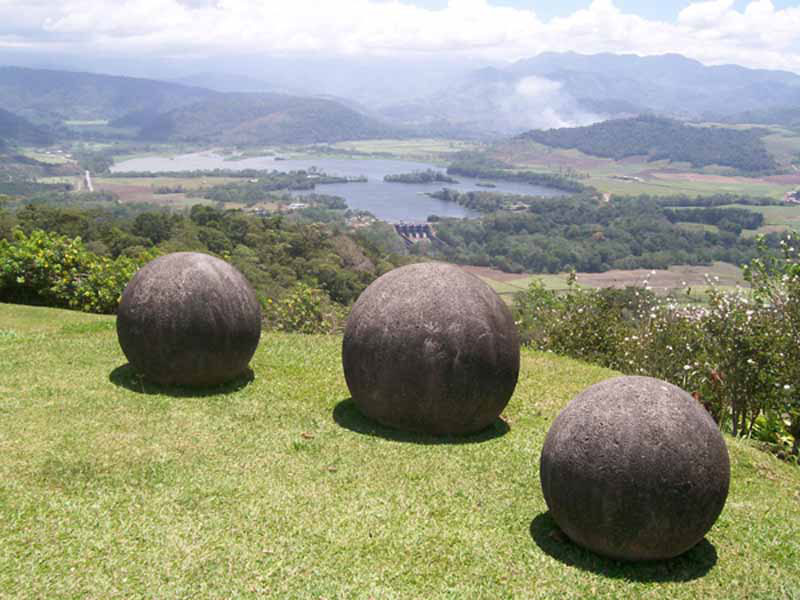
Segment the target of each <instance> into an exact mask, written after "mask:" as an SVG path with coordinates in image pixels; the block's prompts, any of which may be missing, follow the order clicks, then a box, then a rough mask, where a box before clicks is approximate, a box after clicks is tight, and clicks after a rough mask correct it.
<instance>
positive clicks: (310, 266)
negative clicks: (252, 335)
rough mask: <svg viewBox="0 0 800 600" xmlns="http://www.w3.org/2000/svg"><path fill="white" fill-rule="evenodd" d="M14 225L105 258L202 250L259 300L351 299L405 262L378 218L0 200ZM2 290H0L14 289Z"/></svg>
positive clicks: (3, 234) (2, 230) (2, 224)
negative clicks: (129, 209)
mask: <svg viewBox="0 0 800 600" xmlns="http://www.w3.org/2000/svg"><path fill="white" fill-rule="evenodd" d="M15 229H19V230H21V231H22V232H24V233H25V234H26V235H30V234H31V233H32V232H34V231H36V230H43V231H46V232H48V233H51V234H58V235H64V236H67V237H69V238H75V237H80V238H81V240H82V241H83V243H84V244H85V246H86V248H87V249H88V251H90V252H92V253H94V254H95V255H97V256H98V257H108V258H109V259H116V258H118V257H121V256H127V257H136V256H139V255H141V254H142V253H143V252H146V251H153V250H154V251H156V252H159V253H167V252H177V251H199V252H210V253H212V254H216V255H218V256H221V257H223V258H225V259H226V260H228V261H230V262H231V263H232V264H233V265H235V266H236V267H237V268H238V269H239V270H240V271H242V273H244V274H245V276H246V277H247V278H248V280H249V281H250V282H251V284H252V285H253V287H254V288H255V289H256V291H257V293H258V294H259V296H261V297H263V298H276V299H278V298H281V297H283V296H284V295H285V294H286V293H288V292H289V291H290V290H291V289H292V288H293V287H294V286H296V285H298V284H304V285H308V286H311V287H314V288H318V289H320V290H322V291H323V292H324V293H325V294H326V295H327V297H328V298H329V300H330V301H332V302H335V303H338V304H341V305H346V304H349V303H351V302H353V301H354V300H355V298H356V297H357V296H358V294H359V293H361V291H362V290H363V289H364V288H365V287H366V286H367V285H368V284H369V283H370V282H371V281H372V280H373V279H375V277H377V276H378V275H380V274H381V273H383V272H385V271H387V270H389V269H391V268H393V267H395V266H397V265H398V264H402V263H403V262H405V261H407V260H408V259H407V258H406V257H404V256H402V253H403V248H402V243H400V240H399V238H397V236H396V235H395V234H394V230H393V229H392V228H391V227H390V226H389V225H385V224H383V223H374V224H372V225H370V226H367V227H364V228H361V229H359V230H357V231H352V230H346V229H344V228H342V227H339V226H336V225H332V226H326V225H323V224H319V223H310V224H309V223H302V222H297V221H294V220H290V219H287V218H284V217H282V216H272V217H263V218H262V217H257V216H253V215H247V214H245V213H242V212H241V211H225V210H220V209H216V208H211V207H207V206H202V205H195V206H193V207H192V209H191V210H190V211H188V212H186V213H172V212H167V211H146V212H140V213H138V214H136V216H133V214H124V213H123V214H120V213H117V214H116V215H115V214H113V213H111V212H110V211H108V210H104V209H99V208H97V209H82V208H75V207H71V208H62V207H59V206H48V205H36V204H28V205H26V206H24V207H22V208H20V209H19V210H17V211H15V212H12V211H9V210H4V209H3V208H2V206H1V205H0V239H6V240H9V241H10V240H12V239H13V232H14V230H15ZM0 287H1V286H0ZM2 293H3V294H5V295H6V296H8V295H9V294H12V293H14V290H13V289H10V288H9V289H4V290H3V292H2ZM3 300H4V298H3V297H0V301H3ZM6 300H8V298H6Z"/></svg>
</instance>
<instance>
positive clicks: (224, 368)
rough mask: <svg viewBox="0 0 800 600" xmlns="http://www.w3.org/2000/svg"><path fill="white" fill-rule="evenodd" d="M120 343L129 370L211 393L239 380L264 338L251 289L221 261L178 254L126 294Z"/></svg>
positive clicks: (142, 272) (152, 266) (139, 276)
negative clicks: (210, 388) (214, 387)
mask: <svg viewBox="0 0 800 600" xmlns="http://www.w3.org/2000/svg"><path fill="white" fill-rule="evenodd" d="M117 336H118V338H119V344H120V346H122V351H123V352H124V353H125V356H126V357H127V358H128V361H129V362H130V363H131V365H132V366H133V367H134V368H135V369H136V370H137V371H139V372H140V373H141V374H142V375H144V376H145V377H146V378H147V379H149V380H151V381H154V382H156V383H160V384H165V385H172V384H175V385H189V386H210V385H217V384H220V383H224V382H226V381H229V380H230V379H233V378H234V377H236V376H238V375H241V374H242V373H244V371H245V370H246V369H247V364H248V363H249V362H250V359H251V358H252V356H253V353H254V352H255V350H256V347H257V346H258V340H259V338H260V336H261V307H260V306H259V304H258V300H257V299H256V296H255V293H254V292H253V290H252V288H251V287H250V284H249V283H248V282H247V280H246V279H245V278H244V277H243V276H242V274H241V273H239V271H237V270H236V269H235V268H234V267H232V266H231V265H229V264H228V263H226V262H225V261H224V260H220V259H218V258H214V257H213V256H209V255H207V254H200V253H198V252H176V253H174V254H168V255H166V256H162V257H159V258H157V259H155V260H153V261H151V262H149V263H147V264H146V265H145V266H144V267H142V268H141V269H139V271H138V272H137V273H136V275H134V276H133V278H132V279H131V280H130V282H129V283H128V285H127V287H126V288H125V291H124V292H123V293H122V302H121V303H120V306H119V309H118V311H117Z"/></svg>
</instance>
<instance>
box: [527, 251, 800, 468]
mask: <svg viewBox="0 0 800 600" xmlns="http://www.w3.org/2000/svg"><path fill="white" fill-rule="evenodd" d="M782 248H783V256H781V257H776V256H773V255H770V254H769V253H768V252H767V250H766V247H765V246H763V245H762V247H761V255H760V257H759V258H758V259H757V260H755V261H753V263H752V264H751V265H749V266H748V268H747V269H746V270H745V276H746V278H747V279H748V281H749V282H750V283H751V286H752V287H751V289H742V288H740V289H737V290H736V291H735V292H727V293H726V292H722V291H720V290H718V289H716V288H713V287H712V290H711V292H710V296H709V299H708V302H707V304H705V305H703V306H689V305H686V304H679V303H677V302H676V301H675V299H674V298H657V297H656V296H654V295H653V294H652V293H650V292H649V291H648V290H647V288H646V286H645V287H642V288H627V289H625V290H610V289H607V290H581V289H576V288H575V287H574V286H570V288H569V290H568V291H567V292H566V293H563V294H558V293H556V292H553V291H548V290H545V289H544V288H543V287H542V285H541V284H539V283H534V284H532V285H531V286H530V287H529V288H528V290H526V291H525V292H522V293H520V294H518V295H517V296H516V298H515V303H514V312H515V318H516V320H517V323H518V325H519V327H520V332H521V334H522V338H523V340H524V341H525V342H526V343H528V344H530V345H531V346H533V347H535V348H538V349H540V350H546V351H552V352H556V353H559V354H566V355H569V356H573V357H575V358H579V359H582V360H587V361H591V362H595V363H598V364H601V365H603V366H606V367H609V368H612V369H616V370H619V371H621V372H623V373H626V374H632V375H648V376H651V377H658V378H660V379H664V380H666V381H669V382H671V383H674V384H675V385H678V386H680V387H682V388H684V389H686V390H687V391H689V392H691V393H692V395H693V396H694V397H695V398H696V399H697V400H698V401H700V402H702V403H703V405H704V406H705V407H706V408H707V409H708V410H709V412H710V413H711V414H712V416H713V417H714V419H715V420H716V421H717V422H718V423H719V424H720V426H721V427H724V428H725V429H727V430H729V431H730V432H731V433H732V434H733V435H741V436H749V437H753V438H755V439H759V440H761V441H764V442H767V443H769V444H770V445H771V446H772V448H773V449H775V450H776V452H778V453H779V454H787V453H791V454H792V455H793V456H794V457H795V460H797V458H796V457H797V456H798V452H799V451H800V395H798V392H797V390H798V386H800V239H798V238H796V237H794V236H792V237H790V238H788V239H787V240H786V241H785V242H784V244H783V246H782Z"/></svg>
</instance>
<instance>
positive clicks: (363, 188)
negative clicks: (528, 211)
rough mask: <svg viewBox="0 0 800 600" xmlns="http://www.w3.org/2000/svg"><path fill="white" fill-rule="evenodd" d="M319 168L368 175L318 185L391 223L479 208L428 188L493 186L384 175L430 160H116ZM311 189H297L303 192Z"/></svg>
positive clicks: (513, 188) (510, 186) (137, 167)
mask: <svg viewBox="0 0 800 600" xmlns="http://www.w3.org/2000/svg"><path fill="white" fill-rule="evenodd" d="M311 167H316V168H317V169H319V170H320V171H323V172H325V173H327V174H328V175H338V176H341V177H358V176H361V175H364V176H366V177H367V180H368V181H367V182H365V183H334V184H324V185H318V186H317V189H316V190H314V191H315V192H317V193H320V194H329V195H333V196H341V197H342V198H344V199H345V201H346V202H347V205H348V206H349V207H350V208H352V209H354V210H366V211H369V212H370V213H372V214H373V215H375V216H376V217H378V218H379V219H382V220H384V221H389V222H398V221H405V222H420V221H425V220H426V219H427V218H428V216H429V215H439V216H440V217H457V218H471V217H477V216H478V213H476V212H475V211H471V210H469V209H466V208H464V207H463V206H460V205H458V204H456V203H455V202H445V201H442V200H437V199H436V198H431V197H429V196H426V195H425V193H426V192H435V191H437V190H440V189H442V188H443V187H447V188H450V189H454V190H458V191H461V192H468V191H473V190H487V188H484V187H481V186H479V185H477V184H478V182H479V181H480V180H478V179H473V178H470V177H461V176H457V177H455V179H457V180H458V183H457V184H456V183H430V184H416V183H390V182H386V181H384V180H383V178H384V176H385V175H397V174H400V173H410V172H412V171H424V170H426V169H435V170H437V171H442V172H443V171H444V169H442V168H441V167H437V166H435V165H432V164H429V163H422V162H413V161H406V160H395V159H384V158H363V159H362V158H358V159H350V158H314V157H311V158H302V159H287V160H275V157H272V156H259V157H252V158H242V159H237V160H230V159H229V160H225V157H224V156H222V155H220V154H216V153H214V152H195V153H191V154H182V155H179V156H174V157H170V156H148V157H143V158H132V159H129V160H126V161H123V162H120V163H117V164H115V165H114V166H113V167H112V168H111V170H112V171H116V172H119V171H150V172H155V171H192V170H206V169H231V170H238V169H268V170H273V169H274V170H277V171H299V170H308V169H309V168H311ZM492 183H493V184H495V186H496V187H494V188H491V189H488V191H492V192H500V193H506V194H522V195H528V196H563V195H565V194H564V192H562V191H560V190H554V189H551V188H546V187H541V186H536V185H528V184H525V183H517V182H512V181H492ZM307 193H310V192H294V194H295V195H297V196H302V195H303V194H307Z"/></svg>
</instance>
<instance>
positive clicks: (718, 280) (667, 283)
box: [461, 263, 745, 292]
mask: <svg viewBox="0 0 800 600" xmlns="http://www.w3.org/2000/svg"><path fill="white" fill-rule="evenodd" d="M461 268H462V269H464V270H465V271H467V272H468V273H472V274H473V275H476V276H478V277H481V278H484V279H490V280H492V281H498V282H501V283H509V282H514V281H520V280H524V279H531V278H534V279H535V278H536V277H537V275H536V274H531V273H504V272H503V271H499V270H497V269H492V268H490V267H475V266H462V267H461ZM542 277H563V278H564V281H565V282H566V278H567V274H566V273H561V274H560V275H542ZM709 279H710V280H711V282H713V283H714V284H715V285H719V286H736V285H744V284H745V281H744V279H743V278H742V271H741V269H739V268H738V267H736V266H734V265H731V264H727V263H714V264H713V265H707V266H706V265H700V266H683V265H681V266H673V267H670V268H669V269H632V270H625V271H623V270H620V269H614V270H612V271H606V272H605V273H577V274H576V281H577V283H578V285H581V286H586V287H593V288H607V287H614V288H625V287H628V286H644V285H648V286H650V287H651V288H652V289H653V291H656V292H666V291H669V290H674V289H681V288H685V287H696V286H704V285H707V284H708V282H709V281H708V280H709Z"/></svg>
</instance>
